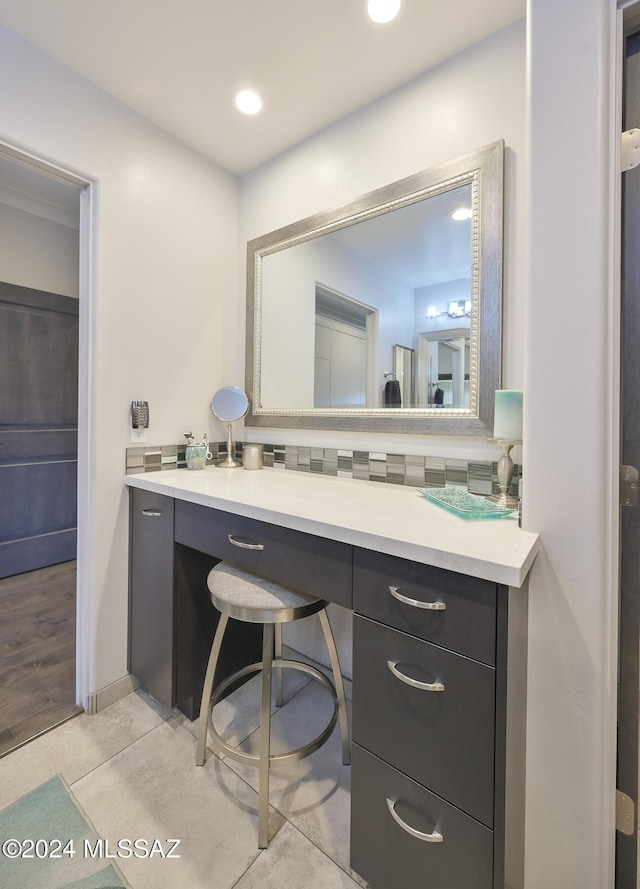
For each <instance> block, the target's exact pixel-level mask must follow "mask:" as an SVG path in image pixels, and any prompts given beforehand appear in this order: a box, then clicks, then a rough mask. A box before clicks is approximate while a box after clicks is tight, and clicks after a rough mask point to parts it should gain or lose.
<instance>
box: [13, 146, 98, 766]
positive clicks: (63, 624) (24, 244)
mask: <svg viewBox="0 0 640 889" xmlns="http://www.w3.org/2000/svg"><path fill="white" fill-rule="evenodd" d="M87 185H88V183H87V182H86V181H85V180H82V179H80V178H79V177H76V176H74V175H73V174H68V173H66V172H65V171H63V170H60V169H58V168H55V167H54V166H52V165H50V164H48V163H45V162H43V161H39V160H38V159H37V158H35V157H31V156H29V155H27V154H25V153H23V152H20V151H17V150H15V149H12V148H10V147H9V146H0V234H1V237H0V243H2V245H3V249H2V250H0V380H1V382H0V404H1V405H2V410H1V411H0V479H1V481H0V485H1V487H2V490H3V497H2V502H1V504H0V605H1V608H2V610H1V611H0V614H1V615H2V617H1V618H0V683H1V685H2V688H3V695H2V702H1V705H0V755H2V754H4V753H7V752H9V750H11V749H14V748H15V747H17V746H20V745H21V744H23V743H25V742H26V741H28V740H30V739H31V738H33V737H35V736H37V735H38V734H41V733H42V732H44V731H47V730H48V729H50V728H53V727H54V726H55V725H58V724H60V722H63V721H65V720H66V719H68V718H70V717H71V716H73V715H75V714H77V713H78V712H81V711H82V707H81V706H80V705H79V700H80V696H79V689H78V674H79V669H78V668H79V664H78V663H77V657H76V652H77V650H78V648H79V646H78V632H77V620H76V615H77V613H78V611H79V608H78V606H79V604H80V603H79V602H78V597H77V592H76V591H77V589H78V582H77V550H78V536H77V525H78V523H77V500H78V497H77V492H78V487H79V486H78V471H77V467H78V426H79V424H78V407H79V399H78V383H79V374H78V366H79V354H80V348H79V344H80V315H81V313H82V314H86V312H84V313H83V312H82V309H81V296H82V291H83V289H84V290H85V296H86V287H84V288H83V282H82V277H83V273H82V270H81V266H83V262H82V261H81V242H82V238H81V224H80V218H81V213H80V208H81V203H82V200H83V189H84V188H85V187H86V186H87ZM84 265H86V262H85V263H84ZM82 437H83V439H84V438H86V436H82Z"/></svg>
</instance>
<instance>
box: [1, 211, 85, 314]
mask: <svg viewBox="0 0 640 889" xmlns="http://www.w3.org/2000/svg"><path fill="white" fill-rule="evenodd" d="M0 280H1V281H7V282H8V283H10V284H20V286H21V287H33V288H35V289H36V290H46V291H48V292H49V293H61V294H62V295H63V296H73V297H77V296H78V232H77V230H75V229H73V228H69V226H66V225H61V224H60V223H59V222H52V221H51V220H49V219H44V218H43V217H42V216H37V215H35V214H34V213H27V212H26V211H24V210H19V209H18V208H16V207H10V206H9V205H8V204H4V203H0Z"/></svg>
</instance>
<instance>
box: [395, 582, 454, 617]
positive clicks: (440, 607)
mask: <svg viewBox="0 0 640 889" xmlns="http://www.w3.org/2000/svg"><path fill="white" fill-rule="evenodd" d="M389 592H390V593H391V595H392V596H393V598H394V599H397V600H398V602H402V603H403V604H404V605H411V606H412V608H424V609H426V610H427V611H444V610H445V608H446V607H447V606H446V605H445V604H444V602H421V601H420V599H410V598H409V596H403V595H402V593H401V592H400V591H399V590H398V587H397V586H390V587H389Z"/></svg>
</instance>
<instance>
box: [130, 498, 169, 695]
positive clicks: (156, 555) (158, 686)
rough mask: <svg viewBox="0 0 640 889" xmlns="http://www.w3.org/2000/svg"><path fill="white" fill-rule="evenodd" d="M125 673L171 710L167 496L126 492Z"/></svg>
mask: <svg viewBox="0 0 640 889" xmlns="http://www.w3.org/2000/svg"><path fill="white" fill-rule="evenodd" d="M130 498H131V499H130V530H131V538H130V543H129V545H130V566H131V568H130V571H131V574H130V582H129V671H130V672H131V673H132V674H133V675H134V676H135V677H136V678H137V679H139V681H140V682H141V683H142V685H143V686H144V688H146V689H147V691H149V693H150V694H151V695H153V697H154V698H155V699H156V700H158V701H160V703H162V704H164V705H165V706H166V707H171V706H173V504H174V501H173V498H171V497H164V496H163V495H161V494H153V493H148V492H147V491H142V490H139V489H138V488H132V489H130Z"/></svg>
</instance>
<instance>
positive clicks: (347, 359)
mask: <svg viewBox="0 0 640 889" xmlns="http://www.w3.org/2000/svg"><path fill="white" fill-rule="evenodd" d="M503 152H504V146H503V143H502V142H498V143H494V144H493V145H490V146H488V147H486V148H483V149H479V150H478V151H476V152H473V153H472V154H470V155H466V156H465V157H463V158H457V159H455V160H453V161H450V162H448V163H445V164H442V165H440V166H439V167H437V168H432V169H430V170H426V171H423V172H422V173H419V174H416V175H415V176H412V177H409V178H408V179H405V180H401V181H400V182H396V183H393V184H392V185H390V186H386V187H385V188H383V189H379V190H378V191H375V192H372V193H370V194H369V195H365V196H364V197H362V198H360V199H358V200H357V201H355V202H353V203H351V204H349V205H347V206H345V207H342V208H339V209H337V210H332V211H328V212H326V213H323V214H319V215H318V216H315V217H311V218H309V219H306V220H303V221H302V222H299V223H295V224H294V225H291V226H288V227H286V228H284V229H280V230H278V231H276V232H272V233H271V234H269V235H265V236H264V237H262V238H258V239H256V240H255V241H252V242H250V243H249V245H248V256H247V369H246V386H247V390H248V392H249V399H250V403H251V409H250V411H249V414H248V416H247V419H246V424H247V425H259V426H289V427H301V428H304V427H315V428H325V429H348V430H366V429H370V430H375V431H387V432H422V433H442V434H450V433H454V434H462V435H474V434H475V435H487V434H490V431H489V430H490V428H491V426H492V419H493V392H494V391H495V389H496V388H499V380H500V314H501V300H502V201H503V183H502V163H503ZM460 207H467V208H469V211H470V212H469V213H468V214H467V218H466V219H457V220H456V219H455V217H454V216H453V214H454V212H455V211H456V210H457V209H458V208H460ZM399 350H400V351H399ZM409 353H411V355H410V357H407V356H408V355H409ZM400 354H402V355H403V356H404V357H403V359H402V362H401V361H400V358H399V357H398V356H399V355H400ZM392 362H394V365H393V366H394V375H395V366H396V364H397V365H398V367H402V368H404V371H403V380H402V385H401V387H400V391H401V397H400V399H398V397H397V395H398V393H397V388H398V387H394V386H390V385H389V384H390V382H393V381H390V380H388V379H385V371H388V368H389V366H390V365H391V364H392ZM387 375H388V374H387ZM390 392H393V395H394V397H393V399H390V398H389V397H388V394H389V393H390Z"/></svg>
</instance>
